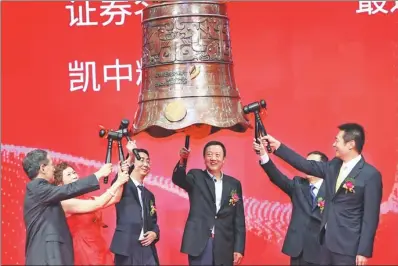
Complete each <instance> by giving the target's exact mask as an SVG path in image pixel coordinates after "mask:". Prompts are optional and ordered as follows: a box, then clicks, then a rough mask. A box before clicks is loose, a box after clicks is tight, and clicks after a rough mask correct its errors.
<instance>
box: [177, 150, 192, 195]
mask: <svg viewBox="0 0 398 266" xmlns="http://www.w3.org/2000/svg"><path fill="white" fill-rule="evenodd" d="M188 156H189V151H188V150H187V149H186V148H182V149H181V150H180V161H179V162H178V163H177V165H176V167H175V168H174V171H173V175H172V181H173V183H174V184H175V185H177V186H179V187H180V188H182V189H184V190H185V191H187V192H189V191H190V190H191V189H192V187H193V185H194V184H195V179H194V176H193V175H192V174H191V173H190V172H188V174H186V166H185V165H184V160H187V159H188Z"/></svg>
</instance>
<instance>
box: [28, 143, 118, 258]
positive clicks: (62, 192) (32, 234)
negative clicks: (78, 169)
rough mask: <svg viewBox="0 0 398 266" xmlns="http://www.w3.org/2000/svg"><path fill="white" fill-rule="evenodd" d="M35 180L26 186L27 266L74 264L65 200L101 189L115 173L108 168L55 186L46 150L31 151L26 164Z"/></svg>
mask: <svg viewBox="0 0 398 266" xmlns="http://www.w3.org/2000/svg"><path fill="white" fill-rule="evenodd" d="M22 165H23V169H24V171H25V173H26V175H27V176H28V177H29V179H30V180H31V181H30V182H29V183H28V184H27V186H26V193H25V202H24V220H25V227H26V248H25V256H26V259H25V264H26V265H74V262H73V259H74V257H73V245H72V238H71V235H70V232H69V227H68V225H67V223H66V219H65V213H64V211H63V209H62V206H61V201H63V200H67V199H70V198H74V197H77V196H80V195H83V194H85V193H88V192H91V191H94V190H97V189H99V187H100V186H99V182H98V180H99V179H100V178H101V177H104V176H107V175H109V174H110V172H111V171H112V165H111V164H106V165H104V166H103V167H102V168H101V169H100V170H99V171H98V172H96V173H95V174H93V175H91V176H89V177H87V178H82V179H79V180H78V181H76V182H73V183H70V184H68V185H64V186H55V185H53V184H52V182H53V181H54V166H53V163H52V160H51V157H50V156H49V154H48V153H47V152H46V151H44V150H33V151H31V152H29V153H28V154H27V155H26V156H25V158H24V159H23V162H22Z"/></svg>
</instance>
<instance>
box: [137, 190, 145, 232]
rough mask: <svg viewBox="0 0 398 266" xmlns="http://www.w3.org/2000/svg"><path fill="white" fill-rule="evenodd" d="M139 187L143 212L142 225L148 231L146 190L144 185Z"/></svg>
mask: <svg viewBox="0 0 398 266" xmlns="http://www.w3.org/2000/svg"><path fill="white" fill-rule="evenodd" d="M138 188H139V189H140V191H141V201H142V202H141V204H142V205H141V207H142V208H141V212H142V226H143V228H144V233H145V232H146V208H145V206H146V204H145V191H144V186H143V185H138Z"/></svg>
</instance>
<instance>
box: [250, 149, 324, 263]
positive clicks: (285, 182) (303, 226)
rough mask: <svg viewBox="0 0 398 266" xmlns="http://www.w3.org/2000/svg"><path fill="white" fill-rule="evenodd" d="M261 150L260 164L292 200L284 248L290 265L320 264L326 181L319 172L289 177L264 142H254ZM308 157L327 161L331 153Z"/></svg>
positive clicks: (316, 152)
mask: <svg viewBox="0 0 398 266" xmlns="http://www.w3.org/2000/svg"><path fill="white" fill-rule="evenodd" d="M253 148H254V150H255V151H258V152H259V155H260V156H261V157H260V165H261V167H262V168H263V169H264V171H265V172H266V173H267V175H268V177H269V179H270V180H271V182H272V183H274V184H275V185H276V186H278V187H279V188H280V189H281V190H282V191H283V192H285V193H286V194H287V195H288V196H289V197H290V199H291V202H292V206H293V208H292V215H291V219H290V224H289V227H288V230H287V233H286V237H285V242H284V243H283V247H282V252H283V253H284V254H286V255H288V256H290V265H319V263H320V251H321V245H320V243H319V241H318V235H319V230H320V228H321V220H322V212H323V203H324V199H325V192H326V190H325V184H324V182H323V179H321V178H319V177H315V176H306V177H305V178H303V177H299V176H295V177H294V178H293V179H289V178H288V177H287V176H285V175H284V174H282V173H281V172H280V171H279V169H278V168H277V167H276V166H275V164H274V163H273V162H272V161H271V160H270V158H269V156H268V154H267V152H266V150H265V146H264V144H258V143H257V142H254V143H253ZM307 160H314V161H318V162H327V161H328V157H327V156H326V155H325V154H323V153H322V152H319V151H313V152H310V153H309V154H308V156H307Z"/></svg>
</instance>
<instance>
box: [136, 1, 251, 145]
mask: <svg viewBox="0 0 398 266" xmlns="http://www.w3.org/2000/svg"><path fill="white" fill-rule="evenodd" d="M142 30H143V48H142V83H141V91H140V95H139V99H138V110H137V112H136V115H135V119H134V125H133V134H134V135H135V134H138V133H140V132H143V131H146V132H147V133H149V134H150V135H151V136H153V137H167V136H170V135H172V134H174V133H177V132H181V131H185V130H187V129H188V128H190V129H192V126H198V128H197V130H200V128H206V130H207V129H208V128H209V127H211V129H210V130H208V131H209V134H211V133H214V132H216V131H218V130H220V129H229V130H233V131H236V132H244V131H246V129H247V128H248V126H249V123H248V120H247V119H246V118H245V115H244V113H243V110H242V105H241V102H240V95H239V91H238V89H237V88H236V84H235V79H234V72H233V61H232V54H231V40H230V36H229V20H228V17H227V13H226V4H225V3H221V2H213V1H189V2H188V1H179V2H165V3H161V4H155V5H152V6H149V7H147V8H145V9H144V11H143V22H142Z"/></svg>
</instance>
